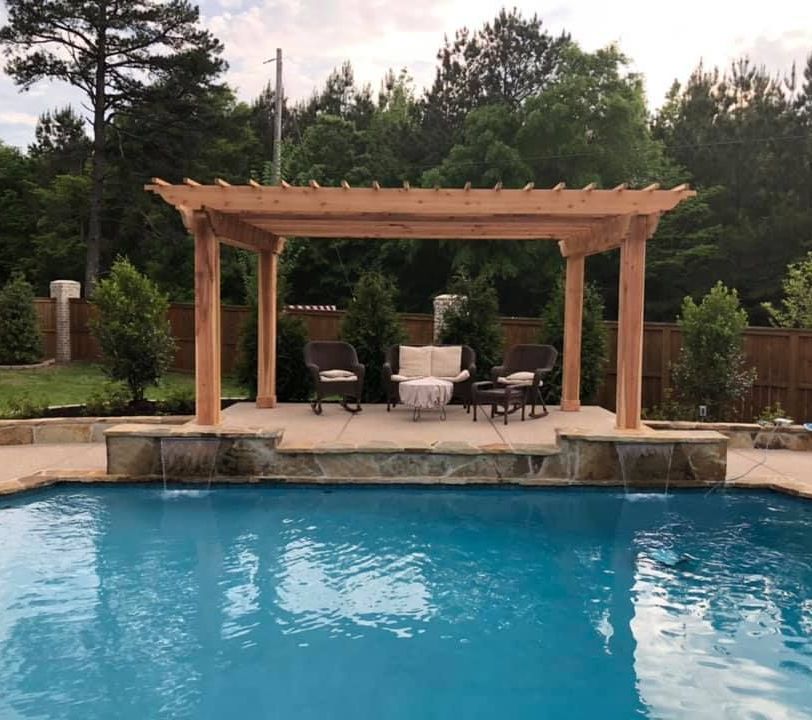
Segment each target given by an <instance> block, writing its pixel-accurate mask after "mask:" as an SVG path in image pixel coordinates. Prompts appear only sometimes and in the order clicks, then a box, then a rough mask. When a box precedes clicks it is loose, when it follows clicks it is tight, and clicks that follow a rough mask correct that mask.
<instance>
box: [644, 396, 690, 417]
mask: <svg viewBox="0 0 812 720" xmlns="http://www.w3.org/2000/svg"><path fill="white" fill-rule="evenodd" d="M643 418H645V419H646V420H697V419H698V418H697V408H696V407H693V406H692V405H687V404H686V403H684V402H680V401H679V400H677V399H675V398H674V391H673V389H672V388H666V390H665V397H664V398H663V401H662V402H661V403H660V404H659V405H654V406H653V407H652V408H643Z"/></svg>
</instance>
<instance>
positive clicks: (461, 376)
mask: <svg viewBox="0 0 812 720" xmlns="http://www.w3.org/2000/svg"><path fill="white" fill-rule="evenodd" d="M469 377H471V373H469V372H468V371H467V370H460V371H459V372H458V373H457V374H456V375H454V376H453V377H452V376H450V375H449V376H447V377H441V376H439V377H438V378H437V379H438V380H448V382H452V383H460V382H462V381H463V380H467V379H468V378H469Z"/></svg>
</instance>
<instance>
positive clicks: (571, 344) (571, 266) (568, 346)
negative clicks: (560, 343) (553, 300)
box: [561, 255, 584, 412]
mask: <svg viewBox="0 0 812 720" xmlns="http://www.w3.org/2000/svg"><path fill="white" fill-rule="evenodd" d="M583 314H584V256H583V255H571V256H569V257H568V258H567V275H566V289H565V293H564V366H563V370H562V373H563V377H562V383H561V409H562V410H564V411H565V412H575V411H577V410H580V409H581V326H582V321H583Z"/></svg>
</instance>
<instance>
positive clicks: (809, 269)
mask: <svg viewBox="0 0 812 720" xmlns="http://www.w3.org/2000/svg"><path fill="white" fill-rule="evenodd" d="M781 285H782V287H783V289H784V298H783V299H782V301H781V307H780V308H775V307H773V306H772V304H771V303H763V304H762V307H763V308H764V309H765V310H766V311H767V313H768V314H769V316H770V322H772V324H773V325H777V326H779V327H789V328H812V252H809V253H807V254H806V257H805V258H804V259H803V260H800V261H798V262H796V263H791V264H790V265H788V266H787V276H786V277H785V278H784V280H783V282H782V283H781Z"/></svg>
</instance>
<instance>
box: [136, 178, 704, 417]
mask: <svg viewBox="0 0 812 720" xmlns="http://www.w3.org/2000/svg"><path fill="white" fill-rule="evenodd" d="M146 189H147V190H149V191H151V192H154V193H157V194H158V195H160V196H161V197H162V198H163V199H164V200H165V201H166V202H168V203H170V204H171V205H174V206H175V207H176V208H177V209H178V211H179V212H180V213H181V216H182V217H183V221H184V223H185V225H186V227H187V229H188V230H189V232H190V233H191V234H192V235H193V236H194V239H195V384H196V388H195V390H196V399H197V422H198V424H201V425H217V424H219V422H220V253H219V244H220V243H225V244H227V245H234V246H236V247H240V248H244V249H247V250H251V251H254V252H257V253H258V254H259V282H258V293H259V298H258V305H259V358H258V367H257V375H258V383H257V388H258V389H257V405H258V406H259V407H263V408H270V407H274V406H275V405H276V389H275V388H276V274H277V260H278V257H279V254H280V253H281V252H282V249H283V247H284V243H285V238H286V237H294V236H297V237H310V238H348V237H351V238H370V239H389V238H425V239H430V238H437V239H446V240H473V239H487V240H556V241H558V243H559V247H560V249H561V254H562V255H563V256H564V257H565V258H566V261H567V262H566V301H565V321H564V348H563V351H564V361H563V362H564V366H563V387H562V399H561V408H562V410H566V411H577V410H578V409H579V408H580V405H581V402H580V381H581V323H582V314H583V294H584V292H583V291H584V260H585V258H586V257H587V256H588V255H593V254H595V253H600V252H605V251H607V250H612V249H615V248H620V287H619V318H618V320H619V322H618V343H617V409H616V413H617V427H618V428H619V429H623V430H637V429H639V428H640V416H641V389H642V359H643V304H644V280H645V264H646V241H647V240H648V239H649V238H650V237H651V236H652V235H653V234H654V231H655V230H656V229H657V223H658V222H659V218H660V215H661V214H662V213H664V212H667V211H668V210H671V209H673V208H674V207H675V206H676V205H677V204H679V203H680V202H681V201H682V200H684V199H686V198H689V197H692V196H693V195H695V193H694V191H692V190H690V189H689V188H688V187H687V186H685V185H680V186H678V187H675V188H672V189H670V190H661V189H660V188H659V186H658V185H651V186H649V187H647V188H644V189H642V190H630V189H628V188H627V187H626V185H620V186H618V187H616V188H614V189H612V190H598V189H596V188H595V185H594V184H590V185H587V186H586V187H585V188H582V189H580V190H567V189H566V188H565V186H564V184H563V183H559V184H558V185H556V186H555V187H554V188H552V189H549V190H540V189H535V188H534V187H533V184H532V183H528V184H527V185H526V186H525V187H524V188H523V189H521V190H506V189H503V188H502V186H501V183H500V184H497V186H496V187H494V188H493V189H491V190H478V189H472V188H471V186H470V183H466V185H465V187H464V188H462V189H450V188H434V189H417V188H411V187H409V184H408V183H404V186H403V187H402V188H381V187H380V186H379V185H378V184H377V183H373V186H372V187H371V188H351V187H350V186H349V184H348V183H346V182H342V184H341V187H338V188H333V187H329V188H328V187H320V186H319V184H318V183H316V182H315V181H313V180H311V181H310V184H309V186H307V187H294V186H291V185H288V184H287V183H285V182H283V183H282V184H281V185H280V186H278V187H268V186H263V185H260V184H258V183H255V182H250V184H248V185H239V186H238V185H230V184H229V183H227V182H225V181H224V180H219V179H218V180H216V181H215V184H214V185H201V184H199V183H197V182H195V181H193V180H189V179H187V180H185V181H184V183H183V184H181V185H172V184H169V183H167V182H165V181H163V180H160V179H158V178H155V179H153V181H152V183H151V184H149V185H147V186H146Z"/></svg>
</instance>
